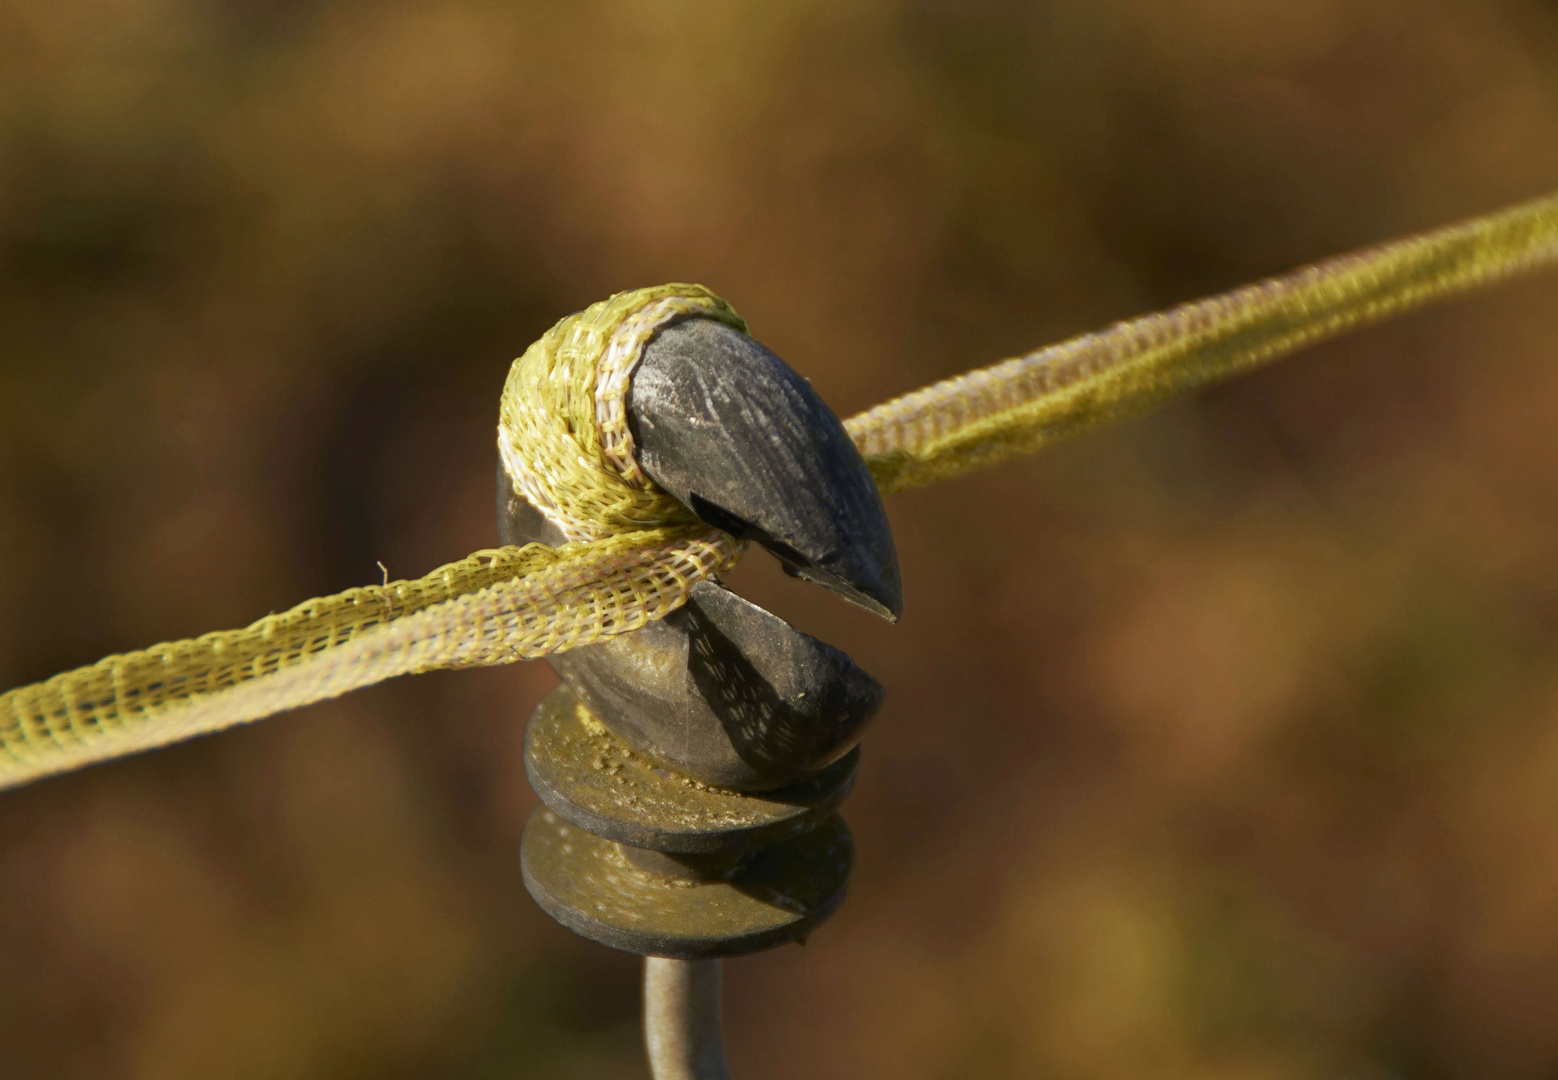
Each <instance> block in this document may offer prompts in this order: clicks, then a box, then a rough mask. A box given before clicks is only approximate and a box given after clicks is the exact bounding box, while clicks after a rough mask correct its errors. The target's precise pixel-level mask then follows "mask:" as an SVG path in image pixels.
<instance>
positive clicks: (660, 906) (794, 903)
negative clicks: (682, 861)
mask: <svg viewBox="0 0 1558 1080" xmlns="http://www.w3.org/2000/svg"><path fill="white" fill-rule="evenodd" d="M853 862H854V843H853V841H852V840H851V839H850V835H849V829H848V828H847V827H846V826H845V824H844V822H843V819H842V818H840V817H839V816H838V815H837V814H834V815H833V816H832V817H830V818H828V819H826V820H825V821H823V822H822V823H820V824H819V825H818V826H817V827H816V828H815V829H813V830H812V831H811V832H808V833H804V834H802V835H801V836H798V837H795V838H794V839H791V840H785V841H781V842H780V843H777V844H773V845H770V846H768V847H765V848H763V849H761V850H759V851H757V852H755V853H753V854H752V856H750V858H749V860H748V861H747V862H746V864H745V865H744V866H743V867H742V869H741V870H740V871H739V872H737V873H736V874H735V875H734V876H732V877H731V878H729V879H728V880H717V881H702V882H697V881H692V880H689V879H688V878H687V877H677V876H673V875H668V874H659V873H654V872H651V871H648V870H644V869H641V868H640V867H638V866H635V865H634V864H633V863H632V862H631V861H630V860H629V859H627V858H626V857H625V856H624V854H623V852H622V851H621V849H620V848H619V847H618V845H617V844H615V843H614V842H612V841H610V840H605V839H602V838H601V837H598V836H594V835H592V834H590V833H588V832H585V831H584V830H582V829H580V828H578V827H577V826H574V825H570V824H568V823H567V822H565V821H564V820H563V819H562V818H560V817H558V816H557V815H556V814H555V813H553V812H552V811H551V810H548V809H545V808H542V809H540V810H537V811H536V812H535V813H534V814H533V815H532V816H531V818H530V821H529V823H528V824H527V825H526V826H525V835H524V839H523V841H522V842H521V845H520V866H521V869H522V870H523V873H524V878H525V887H526V888H527V889H529V890H530V895H531V896H533V897H534V898H535V900H536V902H537V903H538V904H540V905H541V907H542V908H543V909H544V910H545V911H546V912H547V914H549V915H551V916H552V917H553V918H554V919H556V920H557V921H558V922H560V923H562V924H563V925H564V926H566V927H568V928H569V929H570V930H573V931H574V932H575V933H578V934H581V935H583V936H584V937H587V938H590V939H591V940H593V941H598V942H600V943H601V944H603V945H609V946H611V947H612V948H614V949H622V950H624V951H626V952H633V953H641V954H644V955H649V956H671V957H676V958H679V959H683V960H701V959H708V958H712V957H721V956H741V955H744V954H746V953H752V952H758V951H760V950H763V949H771V948H773V947H775V946H777V945H783V944H785V943H786V942H790V941H797V940H800V939H802V938H805V937H806V936H807V935H808V934H810V933H811V932H812V931H813V930H814V929H816V927H817V926H818V925H819V924H821V923H822V921H823V920H825V919H826V918H827V917H828V916H829V915H831V914H833V912H834V911H836V910H837V909H838V906H839V904H841V903H842V902H843V900H844V890H845V884H846V882H847V880H848V878H849V871H850V867H851V865H852V864H853Z"/></svg>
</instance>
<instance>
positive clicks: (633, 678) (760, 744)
mask: <svg viewBox="0 0 1558 1080" xmlns="http://www.w3.org/2000/svg"><path fill="white" fill-rule="evenodd" d="M498 513H499V519H498V520H499V535H500V538H501V540H502V542H503V543H505V544H525V543H530V542H532V541H539V542H540V543H543V544H550V545H554V546H555V545H557V544H559V543H561V542H562V535H561V533H560V532H559V531H558V530H557V528H556V527H555V526H553V525H552V524H551V523H550V522H548V521H547V520H546V519H545V518H544V517H542V515H541V513H540V511H538V510H536V509H535V508H534V507H532V506H531V505H530V503H528V502H527V501H525V500H524V499H523V498H521V497H519V496H518V495H515V494H514V492H513V488H512V485H511V484H510V483H509V481H508V478H507V476H506V475H505V474H504V472H503V470H502V469H501V468H499V470H498ZM548 659H549V661H550V663H551V664H552V666H553V668H555V669H556V670H557V673H558V674H559V675H561V676H562V677H563V680H564V681H565V682H566V683H567V684H568V686H569V687H570V688H571V689H572V690H573V691H574V692H575V693H576V694H577V695H578V697H579V699H580V700H581V701H583V702H585V704H586V705H588V706H589V708H590V710H591V711H592V712H593V713H594V714H595V715H596V716H598V717H599V718H600V719H601V721H602V722H603V723H604V724H605V725H606V726H607V727H609V728H610V729H611V730H612V731H613V732H614V733H615V734H616V735H618V736H619V737H620V738H621V739H622V740H623V741H624V742H626V743H627V744H628V745H629V746H631V747H632V748H633V749H634V750H635V751H637V752H639V753H641V754H645V755H647V756H649V757H651V758H653V759H655V760H656V761H658V762H660V763H661V764H663V765H665V766H667V767H669V768H671V769H674V770H675V771H677V772H680V773H682V774H684V775H686V776H690V777H692V778H693V779H695V780H698V781H700V782H702V783H705V784H713V785H715V786H718V787H729V788H736V789H738V790H745V791H764V790H770V789H774V788H779V787H784V786H786V785H789V784H792V783H794V782H796V781H797V780H800V779H802V778H804V777H806V776H809V775H811V774H813V773H815V772H817V771H818V770H820V769H822V768H824V767H826V766H827V765H829V764H830V763H831V762H833V761H836V760H838V759H839V758H840V757H841V756H843V755H844V754H845V753H847V752H848V751H849V750H850V748H851V747H853V746H854V745H855V743H856V742H858V741H859V738H860V733H861V729H862V728H863V727H864V725H865V723H866V722H867V721H868V720H869V719H870V718H871V717H872V716H874V715H875V714H876V711H877V709H878V708H880V707H881V703H882V687H881V684H880V683H878V682H877V681H876V680H875V679H874V678H872V677H871V676H870V675H868V674H867V673H866V672H865V671H864V670H862V669H861V668H860V667H859V665H857V664H856V663H855V662H854V661H853V660H852V659H850V657H849V656H848V654H846V653H844V652H843V651H842V650H839V649H836V648H834V647H833V646H832V645H829V644H827V643H826V642H823V641H819V640H818V639H816V638H814V637H812V636H810V635H809V634H803V633H801V632H800V631H799V630H796V629H795V628H794V627H792V626H790V625H789V624H788V623H786V622H785V621H784V620H783V619H781V618H779V617H778V616H777V615H773V614H770V613H769V612H767V611H764V610H763V609H762V608H760V607H758V606H756V605H755V604H752V603H749V602H748V601H746V600H743V599H742V598H741V597H739V596H737V595H736V594H735V593H733V592H731V591H730V590H728V589H726V588H724V587H723V586H721V585H718V584H716V583H714V582H701V583H699V584H698V585H696V586H694V588H693V590H692V596H691V598H690V599H689V601H688V603H687V604H686V605H685V606H684V607H683V608H681V609H679V610H677V611H674V612H672V613H671V614H670V615H668V616H666V617H665V618H664V619H661V620H659V621H657V622H653V623H650V624H649V625H648V626H646V627H644V628H643V629H641V630H637V631H634V632H633V633H631V634H624V635H622V636H621V637H616V638H610V639H608V640H606V641H601V642H597V643H596V644H594V645H586V646H582V647H580V648H577V649H572V650H570V651H568V652H566V653H561V654H559V655H556V656H553V657H549V658H548Z"/></svg>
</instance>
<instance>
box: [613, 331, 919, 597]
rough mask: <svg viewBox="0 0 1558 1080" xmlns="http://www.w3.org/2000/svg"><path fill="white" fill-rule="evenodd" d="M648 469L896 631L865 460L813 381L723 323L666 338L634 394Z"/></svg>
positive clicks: (634, 420)
mask: <svg viewBox="0 0 1558 1080" xmlns="http://www.w3.org/2000/svg"><path fill="white" fill-rule="evenodd" d="M627 405H628V408H627V413H628V418H629V424H630V426H631V428H632V431H633V439H634V442H635V445H636V449H637V458H638V464H639V467H640V468H642V469H643V470H644V472H645V473H646V474H647V475H648V476H649V477H650V478H651V479H652V480H654V482H655V483H657V484H659V485H660V486H661V487H662V488H664V489H665V490H666V491H668V492H670V493H671V494H672V495H674V496H675V497H676V498H677V499H678V500H679V501H680V502H681V503H682V504H683V505H685V506H687V507H688V508H689V509H691V510H692V512H693V513H695V514H697V515H698V517H700V518H701V519H702V520H704V521H706V522H708V523H709V524H710V525H713V526H715V527H716V528H720V529H724V530H725V531H726V532H728V533H731V534H732V535H734V536H737V537H740V538H741V539H744V540H751V541H753V542H754V543H757V544H760V545H761V546H763V547H764V548H767V549H768V550H769V551H770V552H772V553H773V554H774V555H775V556H777V557H778V558H779V560H780V561H781V562H782V563H783V564H784V566H785V569H786V570H788V571H789V572H790V573H792V574H794V575H796V576H797V577H801V578H804V579H806V580H808V581H814V582H816V583H817V584H819V585H823V586H825V587H826V588H828V589H831V590H832V591H833V592H835V593H837V594H839V595H840V596H842V597H844V598H845V599H846V600H849V601H851V602H853V603H856V604H859V605H860V606H861V607H863V608H865V609H867V610H868V611H871V612H874V613H875V614H877V615H880V616H882V617H883V618H885V619H888V620H889V621H893V622H896V621H897V619H898V616H899V615H900V614H902V612H903V586H902V583H901V582H900V580H899V576H898V552H897V549H896V548H895V547H894V546H893V534H892V530H891V528H890V527H889V525H888V521H887V511H886V510H885V509H884V508H883V506H882V499H881V496H880V494H878V492H877V489H876V484H875V483H874V482H873V481H872V479H871V474H870V472H869V470H867V468H866V463H865V460H864V459H863V458H862V457H861V456H860V451H858V450H857V449H855V445H854V443H853V442H851V441H850V438H849V435H848V434H847V433H845V431H844V426H843V424H841V423H840V422H839V419H838V417H837V416H835V415H834V414H833V411H832V410H831V409H829V408H828V406H827V404H826V403H825V402H824V401H823V400H822V398H821V397H820V396H819V395H818V394H817V392H816V391H815V390H813V389H812V386H811V384H810V383H809V382H807V381H806V380H805V379H803V378H802V377H801V376H800V375H798V374H796V373H795V371H793V370H792V369H791V368H790V366H789V365H788V364H786V363H785V362H784V361H783V360H781V359H779V357H778V356H776V355H774V354H773V353H772V352H770V351H769V350H768V349H766V348H764V347H763V346H762V345H760V344H758V343H757V342H756V341H754V340H752V339H751V338H749V337H747V336H746V335H745V334H742V333H740V332H739V331H737V330H735V329H733V328H731V327H729V326H726V325H725V324H724V323H721V322H716V321H714V320H712V319H689V320H687V321H685V322H681V323H677V324H675V325H673V326H670V327H668V328H666V329H665V330H663V331H661V332H660V334H659V335H658V336H656V338H655V339H654V340H653V341H652V342H650V344H649V346H648V347H647V348H646V349H645V351H644V357H643V359H642V360H641V361H640V362H639V365H638V367H637V369H636V370H635V371H634V374H633V382H632V389H631V390H630V392H629V394H628V402H627Z"/></svg>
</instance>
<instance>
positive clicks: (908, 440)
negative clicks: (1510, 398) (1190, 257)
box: [844, 195, 1558, 492]
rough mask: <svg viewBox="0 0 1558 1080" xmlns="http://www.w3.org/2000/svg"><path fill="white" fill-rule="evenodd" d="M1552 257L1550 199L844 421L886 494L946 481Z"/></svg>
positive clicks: (1148, 320)
mask: <svg viewBox="0 0 1558 1080" xmlns="http://www.w3.org/2000/svg"><path fill="white" fill-rule="evenodd" d="M1555 258H1558V195H1550V196H1547V197H1546V198H1542V199H1537V200H1535V201H1533V202H1529V203H1525V204H1523V205H1520V206H1516V207H1512V208H1510V209H1508V210H1505V211H1503V212H1501V213H1497V214H1492V215H1490V216H1488V217H1484V218H1478V219H1474V220H1472V221H1469V222H1466V223H1464V224H1461V225H1453V226H1450V227H1448V228H1444V229H1439V230H1436V231H1434V232H1430V233H1426V234H1424V235H1422V236H1416V237H1408V238H1406V239H1403V240H1396V241H1393V242H1391V243H1387V244H1381V245H1379V246H1378V247H1373V248H1368V249H1365V250H1362V251H1358V252H1355V253H1353V254H1350V255H1343V256H1340V257H1338V258H1334V259H1328V260H1326V261H1325V262H1322V263H1317V264H1315V265H1313V266H1308V267H1305V268H1303V269H1301V270H1297V271H1294V272H1293V273H1291V274H1286V275H1284V276H1282V277H1276V278H1271V279H1269V280H1266V281H1263V282H1260V283H1258V284H1255V285H1247V286H1245V287H1244V288H1241V289H1236V290H1234V291H1233V292H1229V293H1224V294H1223V295H1221V296H1214V297H1212V298H1210V299H1207V300H1200V301H1197V302H1195V303H1190V304H1184V305H1181V306H1180V307H1176V308H1173V309H1171V310H1169V311H1166V312H1163V313H1161V314H1155V315H1147V316H1143V317H1142V318H1138V319H1132V320H1131V321H1129V322H1122V323H1117V324H1115V325H1114V326H1112V327H1110V328H1109V329H1107V330H1104V331H1102V332H1100V333H1096V334H1084V335H1083V336H1081V337H1078V338H1073V339H1072V340H1070V341H1066V342H1063V343H1061V344H1059V345H1051V346H1049V347H1048V348H1045V349H1040V350H1038V351H1037V352H1033V353H1029V354H1028V355H1027V356H1021V357H1018V358H1016V359H1014V360H1007V361H1005V362H1003V363H999V364H995V365H993V366H991V367H986V368H980V369H979V370H977V371H971V372H969V373H967V374H965V375H959V376H957V377H955V378H951V379H947V380H945V381H943V382H939V383H936V384H935V385H933V386H928V387H926V388H924V389H923V390H917V391H915V392H914V393H912V394H906V395H904V396H903V397H900V398H895V399H894V400H892V401H889V402H886V403H885V404H882V405H878V406H876V407H875V408H874V409H870V410H868V411H866V412H864V413H861V414H860V415H859V416H855V417H852V418H851V419H849V420H847V421H846V422H845V424H844V426H845V428H846V429H848V431H849V434H850V436H851V437H852V438H853V439H854V440H855V444H856V445H857V446H859V447H860V449H861V452H862V453H864V454H865V456H866V461H867V463H868V464H869V465H870V466H871V472H872V474H873V475H874V476H875V477H876V480H877V485H878V486H879V487H880V488H881V489H882V490H883V491H884V492H890V491H899V490H902V489H903V488H907V487H914V486H917V485H920V484H928V483H931V482H932V481H935V480H944V479H946V478H948V477H951V476H956V475H958V474H960V473H965V472H968V471H969V470H971V469H978V468H982V467H984V466H986V465H991V464H994V463H996V462H998V461H1004V460H1005V459H1007V458H1009V457H1012V456H1014V455H1016V454H1023V453H1028V452H1029V451H1032V450H1037V449H1038V448H1039V447H1041V446H1045V445H1047V444H1048V443H1051V442H1055V441H1056V440H1059V439H1062V438H1066V437H1068V436H1071V435H1076V434H1079V433H1080V432H1083V431H1086V430H1087V429H1089V428H1092V427H1096V426H1098V425H1100V424H1103V423H1107V422H1110V421H1113V420H1118V419H1121V418H1122V417H1124V416H1128V415H1130V414H1132V413H1136V412H1140V411H1142V410H1143V409H1146V408H1148V407H1150V406H1152V405H1154V404H1156V403H1158V402H1160V401H1162V400H1163V399H1165V398H1168V397H1171V396H1173V395H1174V394H1177V393H1181V392H1183V391H1185V390H1188V389H1190V388H1192V387H1196V386H1202V385H1205V384H1207V383H1210V382H1215V381H1217V380H1219V379H1225V378H1227V377H1228V376H1230V375H1233V374H1236V373H1238V372H1240V371H1243V370H1245V369H1247V368H1251V367H1255V366H1256V365H1259V364H1263V363H1268V362H1270V361H1272V360H1275V359H1277V358H1279V357H1282V356H1286V355H1288V354H1289V353H1292V352H1293V351H1295V350H1297V349H1299V348H1302V347H1303V346H1305V345H1311V344H1314V343H1315V342H1318V341H1322V340H1324V339H1326V338H1330V337H1335V336H1336V335H1338V334H1341V333H1343V332H1345V331H1348V330H1352V329H1355V328H1357V327H1360V326H1365V325H1367V324H1369V323H1375V322H1379V321H1381V320H1383V319H1386V318H1389V317H1391V316H1393V315H1399V314H1401V313H1402V312H1405V311H1408V310H1410V309H1412V308H1415V307H1421V306H1422V305H1423V304H1425V303H1427V302H1429V301H1431V300H1435V299H1438V298H1440V297H1443V296H1447V295H1451V294H1454V293H1461V292H1466V291H1468V290H1470V289H1473V288H1475V287H1477V286H1479V285H1483V284H1487V283H1490V282H1492V281H1495V280H1497V279H1499V278H1504V277H1508V276H1510V275H1512V274H1517V273H1520V272H1522V271H1525V270H1530V269H1534V268H1535V267H1537V266H1540V265H1545V264H1548V263H1551V262H1552V261H1553V260H1554V259H1555Z"/></svg>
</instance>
